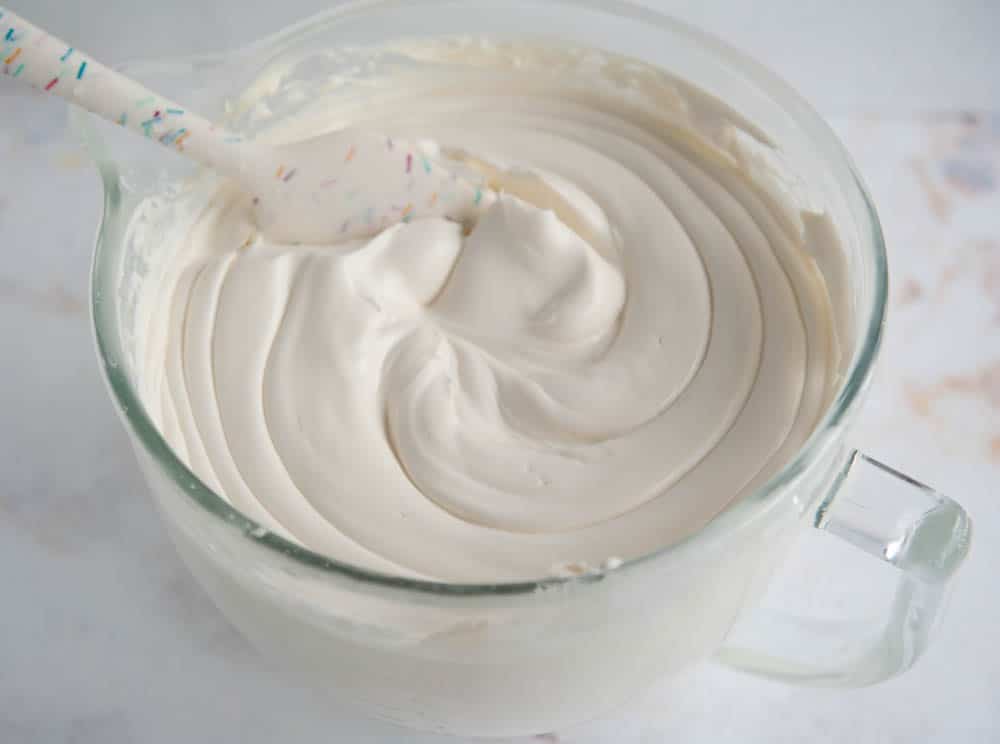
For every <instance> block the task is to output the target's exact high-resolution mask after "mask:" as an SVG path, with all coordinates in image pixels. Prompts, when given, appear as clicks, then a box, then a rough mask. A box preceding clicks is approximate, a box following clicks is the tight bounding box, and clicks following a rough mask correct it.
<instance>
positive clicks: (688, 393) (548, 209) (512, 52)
mask: <svg viewBox="0 0 1000 744" xmlns="http://www.w3.org/2000/svg"><path fill="white" fill-rule="evenodd" d="M393 53H394V54H395V55H400V54H405V55H408V56H409V57H411V58H415V59H417V60H419V62H414V61H413V59H411V60H410V62H409V63H408V64H407V65H405V66H403V67H402V68H401V69H400V70H394V71H390V72H389V73H386V76H385V77H384V78H383V79H380V80H379V85H378V86H375V89H376V90H377V91H378V93H377V94H372V93H371V92H370V91H369V92H368V93H366V95H365V98H364V104H363V106H358V105H357V103H356V99H354V98H350V97H347V98H338V97H336V96H331V97H329V98H327V99H324V100H322V101H320V102H319V103H318V104H316V105H315V106H313V107H312V108H311V109H310V110H309V111H306V112H303V113H302V114H301V115H300V116H299V117H298V118H297V119H296V120H295V122H294V123H292V124H290V125H288V127H286V129H285V130H284V131H283V132H282V134H281V136H283V137H286V138H305V137H307V136H311V135H314V134H316V133H317V132H321V131H322V129H323V127H324V125H326V126H329V124H328V123H329V122H331V121H332V122H336V123H342V122H350V123H352V124H356V125H359V126H365V127H369V128H371V129H373V130H377V131H379V132H381V133H384V134H386V135H389V136H399V137H411V138H419V139H428V140H432V141H434V142H436V143H438V144H439V145H440V146H441V147H442V148H444V153H446V154H449V155H450V156H451V157H454V158H457V159H462V160H464V161H465V165H466V166H468V167H472V168H475V169H477V170H478V171H480V172H481V173H483V174H484V175H485V176H486V177H487V178H488V179H489V181H490V183H491V185H492V186H493V187H494V188H495V189H496V190H497V191H498V192H499V193H500V194H501V195H500V196H499V197H496V198H494V197H492V196H488V197H487V198H485V199H484V200H483V202H482V204H480V216H479V219H478V222H477V223H476V224H475V226H474V228H473V229H472V230H471V233H469V234H468V235H465V234H463V226H462V225H460V224H458V223H455V222H451V221H448V220H446V219H443V218H428V219H418V220H414V221H411V222H408V223H401V224H397V225H395V226H392V227H389V228H387V229H385V230H384V231H383V232H381V233H380V234H378V235H377V236H376V237H374V238H371V239H366V240H353V241H350V242H345V243H341V244H336V245H327V246H294V245H285V244H279V243H274V242H270V241H268V240H267V239H266V238H264V237H262V236H260V235H257V234H256V232H255V230H254V226H253V223H252V215H253V211H252V208H251V206H250V204H249V202H248V199H247V198H246V197H244V196H242V195H240V194H239V193H237V192H236V191H234V190H233V189H232V188H231V187H228V186H225V185H222V186H218V188H217V190H216V191H215V194H214V196H213V197H212V198H211V199H210V200H209V201H207V203H206V201H205V200H204V199H203V198H201V197H198V196H197V195H198V194H203V193H204V189H197V188H196V189H192V190H190V192H189V195H188V196H183V197H181V201H180V202H179V204H180V207H181V209H180V213H184V212H187V213H189V214H191V215H195V216H196V219H188V220H182V221H181V224H180V227H179V229H178V230H177V231H176V232H175V233H173V234H171V235H170V236H169V242H170V244H171V245H170V248H169V250H170V251H171V253H170V256H171V257H170V260H169V264H168V267H167V270H166V271H164V272H163V273H162V276H161V277H160V279H159V280H158V281H155V282H148V284H149V286H148V287H147V288H146V289H145V290H144V291H145V292H147V293H148V294H149V296H150V297H151V300H150V301H149V302H147V303H146V307H147V308H149V310H147V314H148V318H147V322H148V331H147V333H146V336H145V343H144V346H143V348H142V350H141V355H140V358H139V359H138V365H139V370H138V371H139V376H140V380H141V389H142V394H143V398H144V401H145V404H146V405H147V407H148V408H149V411H150V413H151V414H152V416H153V417H154V419H155V420H156V421H157V422H158V423H159V425H160V427H161V428H162V431H163V433H164V435H165V436H166V438H167V440H168V441H169V442H170V444H171V445H172V446H173V447H174V448H175V449H176V450H177V452H178V453H179V455H180V456H181V457H182V458H183V459H184V460H185V462H187V463H188V465H189V466H190V467H191V468H192V469H193V470H194V472H195V473H197V474H198V475H199V477H201V478H202V479H203V480H204V481H205V483H206V484H207V485H208V486H210V487H211V488H213V489H214V490H215V491H216V492H217V493H219V494H220V495H222V496H223V497H224V498H226V499H228V500H229V501H230V502H231V503H232V504H233V505H234V506H235V507H237V508H238V509H240V510H241V511H243V512H244V513H246V514H247V515H248V516H250V517H251V518H253V519H255V520H257V521H259V522H260V523H261V524H262V525H263V526H264V527H266V528H267V529H268V530H272V531H274V532H276V533H278V534H280V535H282V536H284V537H286V538H288V539H291V540H294V541H296V542H298V543H301V544H303V545H305V546H307V547H309V548H311V549H313V550H316V551H318V552H320V553H324V554H327V555H330V556H332V557H334V558H336V559H339V560H342V561H347V562H350V563H353V564H357V565H361V566H364V567H366V568H371V569H375V570H379V571H385V572H389V573H393V574H400V575H407V576H422V577H428V578H435V579H440V580H449V581H461V582H466V581H504V580H515V579H532V578H539V577H541V576H545V575H551V574H552V573H554V572H561V571H570V572H578V571H584V570H600V569H601V567H602V566H605V567H614V566H617V565H619V564H620V562H621V560H622V559H629V558H632V557H635V556H638V555H642V554H644V553H648V552H650V551H653V550H655V549H657V548H660V547H662V546H664V545H667V544H670V543H672V542H675V541H677V540H680V539H682V538H684V537H685V536H687V535H689V534H691V533H692V532H694V531H696V530H697V529H699V528H700V527H702V526H703V525H704V524H705V523H706V522H707V521H708V520H710V519H711V518H712V517H713V516H715V515H716V514H718V512H719V511H721V510H722V509H723V508H725V506H726V505H727V504H729V503H730V502H731V501H732V500H733V499H735V498H737V497H738V496H739V495H740V494H741V493H744V492H746V491H747V490H748V489H753V488H756V487H758V486H760V485H761V484H762V483H763V482H764V481H765V480H766V479H767V478H768V477H770V476H771V475H773V474H774V473H775V472H776V471H777V470H778V469H779V468H780V466H781V465H782V464H783V463H785V462H786V461H787V460H788V459H789V458H790V457H791V456H792V455H793V454H794V453H795V451H796V450H797V449H798V448H799V447H800V446H801V445H802V443H803V442H804V441H805V439H806V438H807V437H808V435H809V434H810V433H811V431H812V429H813V428H814V426H815V424H816V423H817V421H818V419H819V417H820V415H821V414H822V412H823V410H824V408H825V406H826V405H827V403H828V402H829V400H830V397H831V393H832V389H833V385H834V382H835V379H834V378H835V367H836V364H837V361H838V360H837V352H836V343H835V338H834V333H833V330H832V323H831V320H830V309H829V301H828V298H827V292H826V289H825V286H824V283H823V280H822V277H821V276H820V274H819V272H818V271H817V269H816V266H815V263H814V261H813V259H812V258H811V257H810V252H812V253H816V252H818V251H822V252H824V253H829V252H831V251H832V252H836V251H838V248H837V246H836V234H835V232H834V231H833V230H832V229H823V230H809V231H808V232H807V231H806V230H804V229H803V220H802V218H801V214H800V207H799V205H798V204H796V203H795V202H794V201H793V200H792V197H791V196H789V195H788V194H787V193H784V192H783V191H781V190H780V189H776V188H774V184H773V182H771V181H768V180H767V179H768V178H769V176H768V173H769V169H765V168H761V167H758V166H757V165H756V164H758V162H759V160H760V157H750V156H749V155H748V153H751V152H753V153H755V154H756V155H760V154H761V153H762V152H764V151H767V152H770V151H769V149H768V143H767V142H766V140H765V139H764V137H763V135H761V134H760V133H757V132H755V131H754V129H753V127H751V126H750V125H749V124H747V123H746V122H742V121H741V120H740V119H739V118H738V117H737V116H736V115H735V114H733V113H732V112H730V111H728V110H727V109H726V108H725V107H724V106H722V105H721V104H719V103H717V102H716V101H714V100H713V99H711V98H709V97H708V96H706V95H704V94H701V93H700V92H698V91H696V90H693V89H691V88H690V87H689V86H686V85H682V84H680V83H678V82H677V81H674V80H672V79H671V78H669V77H667V76H666V75H663V74H662V73H660V72H658V71H655V70H652V69H650V68H646V67H642V66H640V65H638V64H637V63H633V62H630V61H627V60H620V59H614V58H608V57H605V56H600V60H602V61H601V63H600V64H594V62H593V60H594V58H595V56H597V55H596V53H594V52H589V51H586V50H569V49H562V50H560V49H558V48H556V49H554V48H552V47H551V46H550V47H548V48H545V49H542V48H540V47H533V46H531V45H510V46H504V47H495V46H492V45H485V44H476V43H471V44H468V43H467V44H457V45H453V44H437V43H430V42H428V43H423V44H420V45H416V46H411V47H400V48H398V49H395V50H393ZM514 60H518V61H517V62H516V63H515V61H514ZM458 63H461V64H458ZM289 127H290V128H289ZM212 188H215V187H214V186H213V187H212ZM808 220H809V221H810V222H812V221H815V220H821V221H822V220H825V218H823V217H821V216H817V215H812V214H810V215H808ZM806 234H808V235H809V236H810V238H809V239H810V240H819V239H823V240H825V241H827V243H828V245H824V246H813V245H809V246H807V245H806V238H805V237H804V236H805V235H806Z"/></svg>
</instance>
